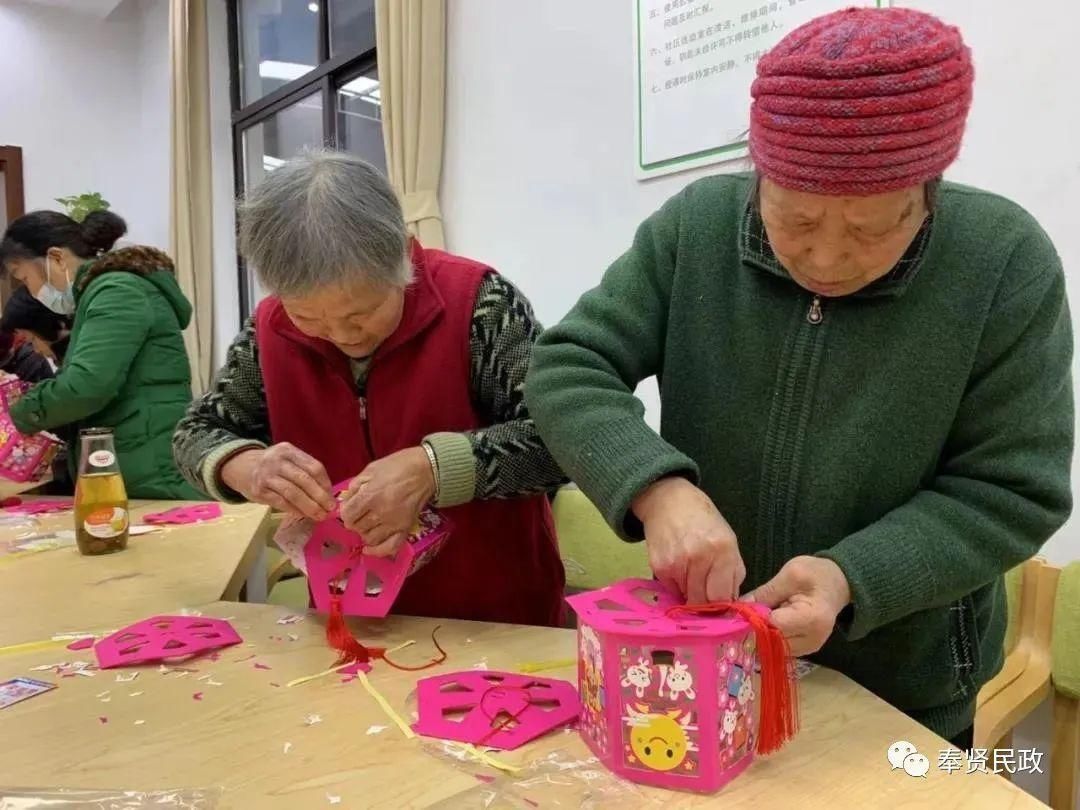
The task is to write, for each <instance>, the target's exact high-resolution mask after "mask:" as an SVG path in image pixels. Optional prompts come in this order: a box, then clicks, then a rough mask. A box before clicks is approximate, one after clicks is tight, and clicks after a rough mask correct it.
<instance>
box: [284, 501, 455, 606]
mask: <svg viewBox="0 0 1080 810" xmlns="http://www.w3.org/2000/svg"><path fill="white" fill-rule="evenodd" d="M347 486H348V483H347V482H345V483H342V484H339V485H338V486H337V487H335V488H334V493H335V494H338V495H340V493H341V492H342V491H344V490H345V488H346V487H347ZM449 536H450V522H449V520H447V518H445V517H443V516H442V515H441V514H439V513H438V512H436V511H434V510H432V509H425V510H424V511H423V512H421V514H420V526H419V528H418V529H417V530H416V531H415V532H414V533H413V534H412V535H411V536H410V537H409V539H408V540H407V541H406V542H405V543H404V544H402V546H401V548H400V549H399V550H398V552H397V553H396V554H395V555H394V556H392V557H372V556H371V555H368V554H364V553H363V550H364V547H365V546H364V541H363V540H362V539H361V537H360V535H358V534H356V533H355V532H352V531H350V530H349V529H346V528H345V525H344V524H343V523H342V522H341V518H340V517H339V515H338V511H337V510H335V511H334V513H333V514H332V515H331V516H330V517H328V518H327V519H326V520H324V521H322V522H321V523H319V524H318V525H316V526H315V529H314V530H313V531H312V533H311V537H310V538H309V539H308V541H307V543H306V544H305V545H304V560H305V562H306V563H307V575H308V582H309V583H310V584H311V593H312V596H313V597H314V599H315V607H316V608H318V609H319V610H320V611H322V612H324V613H329V612H330V607H331V600H332V597H333V596H335V595H337V596H339V597H340V603H341V612H342V613H343V614H345V615H347V616H368V617H378V618H381V617H383V616H386V615H387V614H388V613H389V612H390V609H391V608H392V607H393V604H394V600H395V599H396V598H397V595H398V593H400V592H401V586H402V585H404V584H405V579H406V577H408V576H409V575H410V574H412V573H413V572H415V571H417V570H419V569H420V568H422V567H423V566H424V565H426V564H427V563H428V561H429V560H431V558H432V557H434V556H435V555H436V554H437V553H438V552H439V549H440V548H442V545H443V543H445V542H446V539H447V538H448V537H449Z"/></svg>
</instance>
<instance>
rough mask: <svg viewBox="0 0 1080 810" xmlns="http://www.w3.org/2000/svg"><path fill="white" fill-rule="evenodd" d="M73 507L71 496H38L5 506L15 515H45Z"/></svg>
mask: <svg viewBox="0 0 1080 810" xmlns="http://www.w3.org/2000/svg"><path fill="white" fill-rule="evenodd" d="M74 508H75V501H74V500H72V499H71V498H39V499H37V500H33V501H24V502H22V503H20V504H16V505H15V506H8V507H6V509H7V511H8V512H13V513H14V514H17V515H47V514H49V513H51V512H67V511H70V510H71V509H74Z"/></svg>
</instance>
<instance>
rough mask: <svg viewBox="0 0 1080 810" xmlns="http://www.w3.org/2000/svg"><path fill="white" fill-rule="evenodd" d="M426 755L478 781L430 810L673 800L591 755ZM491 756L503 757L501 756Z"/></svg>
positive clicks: (441, 747) (438, 751)
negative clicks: (505, 762)
mask: <svg viewBox="0 0 1080 810" xmlns="http://www.w3.org/2000/svg"><path fill="white" fill-rule="evenodd" d="M556 733H557V732H556ZM424 750H425V751H427V752H428V753H429V754H431V755H432V756H435V757H438V758H440V759H445V760H447V761H449V762H450V763H451V764H452V765H453V766H454V767H455V768H457V769H458V770H461V771H464V772H465V773H468V774H470V775H472V776H474V777H475V778H476V780H477V785H476V787H475V788H472V789H471V790H467V791H465V792H464V793H459V794H457V795H455V796H453V797H451V798H449V799H446V800H445V801H443V802H441V803H440V804H437V805H432V807H433V808H444V809H445V810H451V808H468V807H479V808H486V809H487V808H490V809H491V810H496V809H498V810H502V809H503V808H513V809H514V810H517V808H523V810H524V809H525V808H533V807H545V808H547V807H566V808H582V810H609V808H610V809H611V810H615V808H618V809H619V810H622V808H626V807H634V808H639V807H663V806H665V805H666V804H669V803H670V801H671V800H670V797H669V798H668V799H667V800H666V801H665V799H664V797H663V795H662V794H658V793H657V792H656V791H650V792H648V793H647V792H645V791H644V790H642V789H641V788H639V787H638V786H637V785H635V784H633V783H632V782H627V781H626V780H625V779H620V778H619V777H617V776H615V774H613V773H611V771H609V770H607V769H606V768H605V767H604V766H603V765H601V764H600V761H599V760H598V759H597V758H596V757H594V756H591V754H587V755H585V756H581V755H577V754H574V753H573V752H570V751H567V750H565V749H558V750H555V751H552V752H550V753H548V754H544V755H543V756H540V757H537V758H536V759H534V760H532V761H531V762H529V763H528V764H526V765H524V766H522V767H521V768H520V769H519V770H517V771H515V772H513V773H508V772H503V771H499V770H496V769H494V768H491V767H489V766H488V765H486V764H484V762H483V761H481V760H478V759H477V757H476V756H475V755H474V754H472V753H470V752H469V751H468V749H467V747H465V746H461V745H460V744H458V743H453V742H447V741H440V740H429V741H426V742H425V744H424ZM493 753H494V755H495V756H496V757H500V758H501V755H502V752H499V751H496V752H493ZM0 810H2V809H0Z"/></svg>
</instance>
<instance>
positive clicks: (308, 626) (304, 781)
mask: <svg viewBox="0 0 1080 810" xmlns="http://www.w3.org/2000/svg"><path fill="white" fill-rule="evenodd" d="M151 610H152V609H145V610H144V609H142V608H141V606H139V605H135V604H132V605H130V606H129V608H128V610H127V613H126V618H128V619H130V620H132V621H134V620H138V619H141V618H145V617H146V616H147V615H149V612H151ZM203 612H204V614H205V615H207V616H218V617H222V618H231V621H232V623H233V625H234V626H235V627H236V629H237V630H238V631H239V633H240V634H241V635H242V636H243V638H244V643H243V644H241V645H239V646H235V647H232V648H229V649H227V650H224V651H223V652H222V653H221V654H220V656H219V657H218V660H216V661H214V660H209V659H200V660H195V661H192V662H189V663H187V664H185V665H183V666H186V667H187V668H188V669H190V670H191V671H187V672H177V671H170V672H167V673H162V672H161V671H160V670H159V668H158V667H157V666H153V665H149V666H146V667H143V668H141V669H140V670H139V671H138V676H137V678H136V679H135V680H132V681H120V680H118V678H128V677H130V676H131V673H132V672H134V671H135V670H111V671H97V672H95V673H94V675H93V677H78V676H74V677H66V678H65V677H62V676H58V675H56V674H54V673H53V672H51V671H33V669H32V668H33V667H35V666H39V665H43V664H49V663H56V662H63V661H75V660H82V661H92V660H93V655H92V653H91V651H89V650H87V651H84V652H81V653H75V652H70V651H68V650H66V649H63V648H60V649H58V650H56V649H54V650H51V651H47V650H41V651H35V652H33V653H24V654H20V655H8V656H0V680H7V679H8V678H12V677H17V676H29V677H36V678H41V679H44V680H47V681H51V682H54V683H57V684H58V685H59V686H58V688H57V689H55V690H53V691H51V692H49V693H46V694H43V695H39V696H37V697H33V698H31V699H29V700H26V701H24V702H22V703H19V704H16V705H14V706H12V707H10V708H7V709H4V710H2V716H0V724H2V728H3V738H4V739H5V740H8V741H11V742H12V743H17V744H11V745H8V746H5V752H4V756H3V757H0V785H7V786H13V785H36V786H42V787H57V786H64V787H80V788H102V789H104V788H112V789H133V790H158V789H163V788H169V787H185V786H186V787H192V788H219V789H222V790H223V791H224V793H223V795H222V796H221V802H220V805H219V806H220V807H222V808H257V809H258V810H262V808H269V809H272V808H304V809H305V810H306V809H307V808H320V807H331V806H340V807H341V808H393V809H394V810H399V808H431V807H445V808H468V807H514V808H527V807H541V808H544V807H573V808H578V807H582V806H584V805H586V804H589V803H590V802H591V804H589V806H592V807H620V808H630V807H633V808H638V807H664V808H682V807H723V808H753V810H762V808H793V807H799V808H829V810H839V809H840V808H860V810H862V809H863V808H868V807H874V808H876V807H889V808H925V807H933V808H935V810H945V808H972V809H973V810H975V809H976V808H977V809H978V810H986V809H987V808H1036V807H1043V805H1042V804H1040V803H1039V802H1037V801H1036V800H1035V799H1033V798H1031V797H1030V796H1028V795H1027V794H1025V793H1023V792H1022V791H1021V790H1019V789H1018V788H1016V787H1014V786H1013V785H1011V784H1010V783H1009V782H1007V781H1005V780H1004V779H1002V778H1001V777H998V776H994V775H992V774H984V773H974V774H971V775H968V774H966V773H964V772H960V773H952V774H949V773H945V772H943V771H939V770H938V769H937V768H936V767H932V768H931V771H930V773H929V775H928V776H927V777H926V778H922V779H920V778H914V777H910V776H908V775H907V774H905V773H904V771H903V770H891V769H890V766H889V764H888V761H887V759H886V750H887V748H888V746H889V744H890V743H892V742H894V741H896V740H907V741H909V742H911V743H912V744H914V745H915V746H916V747H917V748H918V749H919V751H921V752H924V753H926V755H927V756H928V757H929V758H930V760H931V762H932V763H935V764H936V758H937V751H939V750H940V749H941V748H943V747H945V743H944V741H943V740H941V739H939V738H938V737H936V736H935V735H933V734H932V733H930V732H929V731H927V730H926V729H924V728H923V727H921V726H919V725H917V724H916V723H914V722H913V721H911V720H910V719H908V718H907V717H905V716H904V715H903V714H901V713H899V712H897V711H896V710H894V709H892V708H891V707H889V706H888V705H886V704H885V703H883V702H882V701H880V700H878V699H877V698H876V697H874V696H873V695H871V694H870V693H868V692H866V691H865V690H863V689H862V688H860V687H859V686H857V685H856V684H854V683H853V682H852V681H850V680H848V679H847V678H845V677H843V676H842V675H839V674H838V673H835V672H831V671H828V670H823V669H817V670H814V671H813V672H811V673H810V674H809V675H807V676H806V677H805V678H804V679H803V680H802V681H801V687H800V688H801V704H802V730H801V732H800V733H799V735H798V737H797V738H796V739H795V740H794V741H793V742H792V743H790V744H789V745H788V746H787V747H786V748H785V749H783V750H782V751H780V752H779V753H777V754H775V755H773V756H772V757H769V758H767V759H759V760H757V761H756V762H755V763H754V764H753V765H752V766H751V767H750V768H749V769H748V770H747V771H746V772H745V773H744V774H743V775H742V776H740V777H738V778H737V779H735V780H734V781H733V782H732V783H730V784H729V785H728V786H726V787H725V788H724V789H722V790H721V791H720V792H719V793H717V794H715V795H712V796H700V795H695V794H685V793H675V792H666V791H658V790H652V789H644V788H641V787H638V786H634V785H631V784H629V783H626V782H622V781H619V780H617V779H615V777H613V776H612V775H611V774H609V773H608V772H607V771H605V770H603V768H602V767H601V766H599V765H598V764H596V763H595V762H591V763H590V762H589V756H590V755H589V752H588V750H587V749H586V747H585V745H584V743H583V742H582V741H581V739H580V738H579V737H578V735H577V733H576V732H573V731H566V730H562V731H556V732H553V733H551V734H549V735H548V736H546V737H543V738H541V739H539V740H536V741H534V742H532V743H530V744H528V745H526V746H524V747H522V748H520V749H518V750H517V751H513V752H503V753H499V754H497V756H498V757H499V758H500V759H501V760H503V761H504V762H506V763H510V764H515V765H518V766H521V767H522V770H520V771H518V772H517V773H514V774H505V773H502V772H500V771H496V770H493V769H491V768H489V767H487V766H485V765H483V764H480V763H477V762H473V761H459V760H457V759H454V758H453V757H451V755H450V754H449V753H447V749H446V746H444V745H443V744H442V743H440V742H439V741H432V740H425V739H424V738H420V737H417V738H413V739H407V738H406V737H405V736H404V735H403V733H402V732H401V731H400V730H399V729H398V728H397V727H396V726H395V725H394V723H393V721H392V720H391V719H389V717H388V715H387V714H386V713H385V712H384V711H383V710H382V709H381V708H380V707H379V705H378V704H377V702H376V701H375V699H374V698H373V697H372V696H371V695H370V694H369V693H368V692H367V691H366V690H365V688H364V687H363V685H362V683H360V682H359V681H358V680H355V679H354V680H348V679H343V678H342V677H341V676H339V675H337V674H334V675H328V676H324V677H322V678H319V679H317V680H314V681H310V682H307V683H304V684H301V685H298V686H293V687H289V686H287V684H288V683H289V682H290V681H292V680H293V679H296V678H298V677H301V676H305V675H310V674H314V673H317V672H319V671H322V670H324V669H326V668H327V667H329V666H330V665H331V663H332V662H333V655H332V653H331V651H330V650H328V649H327V647H326V644H325V641H324V638H323V632H324V631H323V624H322V620H321V619H320V618H319V617H317V616H307V617H306V618H303V619H301V620H300V621H297V622H296V623H292V624H280V623H279V620H281V619H284V618H286V617H288V616H290V615H291V614H289V612H288V611H287V610H286V609H284V608H280V607H274V606H269V605H248V604H232V603H216V604H212V605H209V606H207V607H205V608H204V609H203ZM11 615H12V614H10V613H5V621H7V620H8V618H9V617H10V616H11ZM25 615H26V611H20V613H19V614H18V616H19V617H20V618H21V617H22V616H25ZM34 621H40V620H38V619H35V620H34ZM436 623H437V622H435V621H434V620H429V619H413V618H406V617H393V618H391V619H388V620H386V621H372V622H353V623H352V624H353V628H354V630H355V631H356V632H357V634H358V637H359V638H361V639H363V640H364V641H366V642H368V643H370V644H374V645H379V646H385V647H393V646H395V645H396V644H398V643H401V642H404V641H407V640H410V639H412V640H415V644H414V645H412V646H411V647H409V648H407V649H404V650H401V651H400V652H398V653H396V654H395V658H396V660H397V661H398V663H401V664H419V663H423V662H424V661H425V660H427V658H428V657H429V656H430V655H431V654H432V652H433V650H432V647H431V641H430V638H431V631H432V628H433V627H434V626H435V624H436ZM438 623H439V624H441V629H440V631H439V640H440V642H441V643H442V646H443V647H444V648H445V649H446V651H447V653H448V658H447V661H446V662H445V663H444V664H442V665H440V666H439V667H436V668H434V669H431V670H427V671H425V672H421V673H416V672H402V671H399V670H395V669H392V668H390V667H389V666H388V665H386V664H385V663H382V662H379V663H376V665H375V668H374V670H373V672H372V673H371V675H370V676H369V677H370V683H371V684H372V685H373V686H374V687H375V689H376V690H377V691H378V692H379V693H380V694H381V695H382V696H384V697H385V699H386V700H387V701H388V703H389V704H390V706H391V707H393V709H394V710H395V711H396V712H397V713H398V714H400V715H401V716H402V717H404V718H405V719H406V720H411V719H412V711H413V709H414V708H415V704H414V700H415V698H414V697H413V696H412V693H413V690H414V688H415V683H416V680H417V679H418V678H421V677H425V676H427V675H433V674H438V673H442V672H449V671H455V670H461V669H469V668H474V667H477V668H489V669H494V670H498V669H502V670H510V671H514V670H517V669H519V668H520V667H521V666H522V664H523V663H524V662H535V661H538V660H558V659H565V658H568V657H570V656H572V655H573V654H574V650H575V642H574V633H573V631H570V630H556V629H542V628H524V627H515V626H510V625H494V624H481V623H471V622H456V621H442V622H438ZM50 629H55V628H50ZM542 674H543V675H544V676H548V677H560V678H566V679H569V680H573V679H574V670H573V667H565V666H564V667H563V668H561V669H554V670H551V671H548V672H543V673H542ZM459 753H460V752H459ZM2 792H3V791H2V790H0V795H2Z"/></svg>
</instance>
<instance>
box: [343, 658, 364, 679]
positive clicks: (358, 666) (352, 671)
mask: <svg viewBox="0 0 1080 810" xmlns="http://www.w3.org/2000/svg"><path fill="white" fill-rule="evenodd" d="M338 672H339V673H341V674H342V675H352V676H353V677H356V675H357V673H360V672H365V673H366V672H371V664H368V663H364V662H363V661H357V662H356V663H354V664H349V665H348V666H347V667H342V668H341V669H339V670H338Z"/></svg>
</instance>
